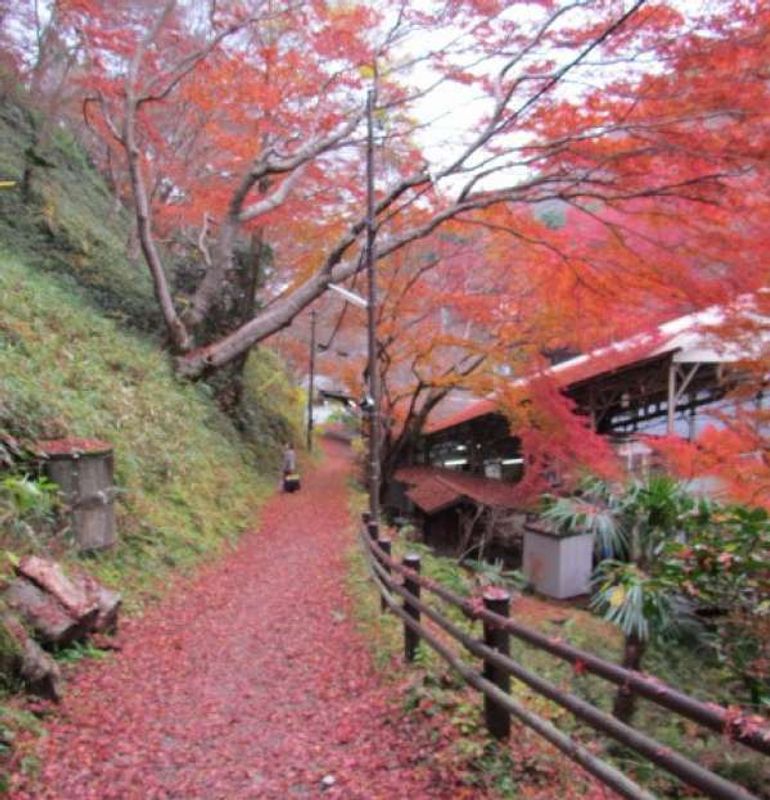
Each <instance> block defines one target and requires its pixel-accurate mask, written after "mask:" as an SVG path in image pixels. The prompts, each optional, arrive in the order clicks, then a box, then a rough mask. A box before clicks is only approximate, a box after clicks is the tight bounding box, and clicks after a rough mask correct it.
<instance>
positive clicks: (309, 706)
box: [12, 449, 479, 800]
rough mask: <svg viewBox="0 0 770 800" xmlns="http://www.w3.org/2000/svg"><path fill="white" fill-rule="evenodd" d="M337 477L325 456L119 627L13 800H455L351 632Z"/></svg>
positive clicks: (340, 468) (77, 686)
mask: <svg viewBox="0 0 770 800" xmlns="http://www.w3.org/2000/svg"><path fill="white" fill-rule="evenodd" d="M347 469H348V463H347V458H346V457H345V453H344V451H343V450H341V449H337V450H334V449H332V450H329V452H328V453H327V458H326V460H325V462H324V465H323V466H322V467H321V468H320V469H318V470H316V471H315V472H314V473H313V474H308V475H306V476H305V486H303V489H302V491H301V492H299V493H297V494H294V495H278V496H277V497H276V498H275V499H274V500H273V501H271V502H270V503H269V504H268V505H267V507H266V508H265V510H264V513H263V516H262V523H261V526H260V529H259V530H258V531H255V532H253V533H251V534H248V535H246V536H245V537H244V538H243V540H242V542H241V544H240V546H239V548H238V549H237V550H236V551H235V552H233V553H232V554H230V555H229V556H227V557H225V558H224V559H223V560H221V561H219V562H218V563H216V564H213V565H211V567H209V568H208V569H206V570H203V571H202V572H200V573H199V574H198V575H196V577H195V578H194V579H192V580H189V581H187V582H183V583H180V584H179V585H178V586H176V587H175V588H174V590H173V591H171V592H170V593H169V599H168V601H166V602H165V603H163V604H161V605H159V606H157V607H155V608H154V609H153V610H152V611H150V612H148V613H147V614H146V615H145V616H144V617H143V618H141V619H137V620H129V621H127V622H126V623H125V624H124V626H123V632H122V634H121V640H122V642H123V649H122V651H121V652H120V653H119V654H117V655H114V656H111V657H110V658H109V659H108V660H106V661H93V662H90V663H88V664H86V665H81V666H80V667H79V668H78V669H77V670H76V672H75V674H74V675H73V676H72V678H71V680H70V682H69V684H68V687H67V696H66V699H65V700H64V702H63V703H62V705H61V708H60V709H58V710H57V711H56V713H55V714H53V715H52V716H51V717H50V718H49V720H48V724H47V728H48V735H47V736H46V737H44V738H43V739H41V740H40V741H39V742H38V743H37V745H36V749H35V755H36V756H37V758H38V759H39V762H40V768H39V773H38V775H37V777H36V778H22V777H20V775H17V776H16V777H15V783H16V785H15V788H14V789H13V790H12V796H13V797H16V798H78V800H87V798H99V800H108V798H120V799H121V800H130V799H131V798H137V799H138V798H142V800H146V799H147V798H184V800H193V798H201V800H203V799H204V798H205V800H215V799H216V798H228V800H231V799H232V798H284V797H318V796H320V795H321V794H322V793H323V795H324V796H325V797H330V798H331V797H338V798H341V797H344V798H367V800H368V799H370V798H398V797H442V798H446V797H457V796H461V792H457V791H455V790H456V789H457V788H459V787H456V786H454V785H453V783H452V781H453V779H452V777H451V775H447V774H440V773H438V772H437V771H436V770H435V769H434V768H433V767H429V766H424V763H425V762H426V758H425V756H426V754H428V753H429V745H428V741H427V735H428V731H427V729H423V727H422V726H420V725H419V723H417V722H410V721H408V720H407V719H404V718H403V716H401V715H400V714H399V713H398V712H397V709H396V708H395V707H394V705H393V701H392V699H389V693H388V691H387V689H386V687H384V686H383V685H382V682H381V680H380V677H379V676H378V674H377V673H376V672H375V671H374V669H373V666H372V663H371V659H370V655H369V652H368V650H367V646H366V643H365V642H364V641H363V640H362V639H361V637H360V636H359V634H358V633H357V632H356V631H355V628H354V624H353V622H352V620H351V613H350V608H349V607H348V601H347V600H346V598H345V595H344V585H345V580H344V574H345V568H346V564H345V551H346V549H347V548H348V547H349V545H350V541H351V540H350V519H349V512H348V506H347V500H346V496H345V495H346V493H345V488H344V484H345V477H346V474H347ZM427 761H429V759H427ZM27 763H29V759H27ZM324 778H326V779H327V784H331V779H332V778H333V779H334V782H333V784H332V785H331V786H329V788H324V783H323V780H324ZM474 796H477V797H478V796H479V795H478V794H475V795H474Z"/></svg>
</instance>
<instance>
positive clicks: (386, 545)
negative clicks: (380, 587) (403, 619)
mask: <svg viewBox="0 0 770 800" xmlns="http://www.w3.org/2000/svg"><path fill="white" fill-rule="evenodd" d="M377 544H378V545H379V546H380V549H382V550H383V551H384V552H385V554H386V555H388V556H389V555H390V539H378V540H377ZM382 568H383V569H384V570H385V572H387V573H388V575H390V567H389V566H388V565H387V564H383V565H382ZM387 610H388V604H387V603H386V602H385V595H381V596H380V611H383V612H385V611H387Z"/></svg>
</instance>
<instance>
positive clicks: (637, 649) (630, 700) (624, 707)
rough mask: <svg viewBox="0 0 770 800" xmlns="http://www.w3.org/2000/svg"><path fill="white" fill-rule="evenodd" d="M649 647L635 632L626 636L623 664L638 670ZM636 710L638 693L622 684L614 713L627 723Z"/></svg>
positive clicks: (617, 695) (613, 708)
mask: <svg viewBox="0 0 770 800" xmlns="http://www.w3.org/2000/svg"><path fill="white" fill-rule="evenodd" d="M646 649H647V642H645V641H644V640H642V639H640V638H639V637H638V636H636V635H635V634H630V635H628V636H626V638H625V641H624V643H623V666H624V667H625V668H626V669H632V670H634V671H636V672H639V670H640V669H641V667H642V658H643V656H644V651H645V650H646ZM635 711H636V693H635V692H633V691H632V690H631V689H630V688H629V687H628V686H620V687H619V688H618V691H617V694H616V695H615V702H614V704H613V706H612V714H613V716H614V717H616V718H617V719H619V720H620V721H621V722H625V723H626V724H627V725H628V724H630V723H631V720H632V718H633V716H634V712H635Z"/></svg>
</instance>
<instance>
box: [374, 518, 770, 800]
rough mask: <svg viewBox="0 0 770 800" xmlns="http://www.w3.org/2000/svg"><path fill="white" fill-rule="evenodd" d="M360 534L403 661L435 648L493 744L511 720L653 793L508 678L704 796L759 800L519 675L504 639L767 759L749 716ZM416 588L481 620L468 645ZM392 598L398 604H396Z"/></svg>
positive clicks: (594, 767)
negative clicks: (575, 642)
mask: <svg viewBox="0 0 770 800" xmlns="http://www.w3.org/2000/svg"><path fill="white" fill-rule="evenodd" d="M360 538H361V543H362V547H363V551H364V554H365V557H366V561H367V564H368V566H369V569H370V573H371V576H372V578H373V580H374V582H375V584H376V585H377V588H378V590H379V592H380V596H381V604H382V609H383V610H385V609H389V610H390V611H392V612H393V613H394V614H395V615H396V616H398V617H399V618H400V619H401V620H402V621H403V623H404V656H405V658H406V660H407V661H411V660H413V659H414V657H415V652H416V649H417V646H418V644H419V642H421V641H422V642H425V644H427V645H428V646H430V647H431V648H432V649H433V650H435V651H436V652H437V653H438V654H439V655H440V656H441V657H442V658H443V659H444V660H445V661H446V662H447V663H448V664H449V665H450V666H451V667H452V668H453V669H454V670H455V671H456V672H457V673H459V675H460V676H461V677H462V678H463V680H464V681H465V682H466V683H467V684H469V685H470V686H473V687H474V688H476V689H477V690H478V691H480V692H481V693H482V694H483V696H484V717H485V720H486V725H487V728H488V730H489V731H490V733H491V734H492V735H493V736H496V737H497V738H500V739H503V738H505V737H507V736H508V734H509V732H510V719H511V717H512V716H513V717H516V718H517V719H518V720H519V721H520V722H522V723H523V724H525V725H527V726H529V727H530V728H532V729H534V730H535V731H536V732H537V733H538V734H540V735H541V736H542V737H543V738H544V739H547V740H548V741H549V742H551V744H553V745H555V746H556V747H557V748H558V749H559V750H561V751H562V752H563V753H565V754H566V755H567V756H568V757H569V758H571V759H572V760H574V761H576V762H577V763H579V764H580V765H581V766H582V767H583V768H584V769H585V770H586V771H588V772H589V773H591V774H592V775H594V776H595V777H596V778H597V779H598V780H599V781H601V782H602V783H603V784H604V785H606V786H608V787H610V788H611V789H613V790H614V791H616V792H617V793H618V794H620V795H621V796H623V797H627V798H632V799H633V800H641V799H642V798H643V799H644V800H650V798H653V797H654V795H652V794H651V793H650V792H649V791H647V790H646V789H644V788H642V787H641V786H639V785H638V784H637V783H635V782H634V781H633V780H631V779H630V778H629V777H628V776H627V775H625V774H624V773H623V772H621V771H620V770H619V769H617V768H616V767H615V766H613V765H612V764H610V763H608V762H607V761H604V760H603V759H601V758H600V757H598V756H597V755H595V754H594V753H592V752H590V751H589V750H588V749H587V748H586V747H584V746H583V745H581V744H580V743H579V742H577V741H576V740H574V739H572V738H570V737H569V736H568V735H567V734H565V733H564V732H563V731H561V730H559V729H558V728H557V727H556V726H554V725H553V724H551V723H550V722H548V721H547V720H545V719H543V718H542V717H540V716H538V715H537V714H534V713H533V712H532V711H530V710H528V709H527V708H526V707H525V706H524V705H522V704H521V703H520V702H519V701H518V700H516V699H515V698H514V697H513V696H511V694H510V680H511V677H514V678H516V679H517V680H519V681H521V682H522V683H524V684H526V685H527V686H529V687H530V688H531V689H533V690H534V691H535V692H537V693H538V694H540V695H542V696H543V697H546V698H548V699H549V700H552V701H553V702H554V703H557V704H558V705H560V706H562V707H563V708H565V709H567V710H568V711H569V712H570V713H571V714H572V715H573V716H574V717H575V718H576V719H578V720H580V721H581V722H583V723H585V724H587V725H588V726H589V727H591V728H593V729H594V730H596V731H598V732H600V733H602V734H603V735H605V736H609V737H610V738H612V739H614V740H615V741H616V742H618V743H620V744H622V745H624V746H625V747H628V748H630V749H632V750H634V751H635V752H637V753H638V754H639V755H641V756H642V757H644V758H645V759H646V760H648V761H649V762H651V763H653V764H655V765H657V766H658V767H661V768H662V769H664V770H666V771H668V772H669V773H670V774H672V775H674V776H676V777H677V778H678V779H679V780H681V781H682V782H683V783H685V784H687V785H688V786H692V787H694V788H696V789H698V790H699V791H700V792H702V793H703V795H704V796H706V797H709V798H719V800H758V798H757V797H756V796H755V795H753V794H752V793H751V792H749V791H748V790H747V789H745V788H744V787H742V786H739V785H737V784H735V783H732V782H731V781H728V780H726V779H724V778H722V777H720V776H719V775H717V774H716V773H714V772H712V771H710V770H708V769H706V768H705V767H703V766H701V765H700V764H697V763H695V762H694V761H692V760H690V759H689V758H687V757H685V756H683V755H682V754H680V753H678V752H676V751H675V750H672V749H671V748H669V747H668V746H666V745H664V744H662V743H660V742H658V741H656V740H655V739H654V738H652V737H651V736H649V735H647V734H645V733H642V732H641V731H639V730H637V729H635V728H633V727H631V726H630V725H626V724H624V723H623V722H621V721H620V720H618V719H616V718H615V717H613V716H611V715H610V714H607V713H605V712H604V711H602V710H600V709H599V708H597V707H596V706H594V705H592V704H591V703H589V702H587V701H586V700H584V699H582V698H580V697H578V696H577V695H574V694H571V693H569V692H565V691H563V690H562V689H560V688H558V687H556V686H555V685H553V684H552V683H550V682H549V681H547V680H545V679H544V678H542V677H540V676H539V675H536V674H534V673H533V672H531V671H529V670H527V669H525V668H524V667H523V666H522V665H521V664H519V663H518V662H517V661H514V660H513V659H511V657H510V638H511V636H513V637H515V638H517V639H519V640H521V641H524V642H526V643H527V644H528V645H530V646H532V647H534V648H537V649H539V650H542V651H545V652H547V653H549V654H550V655H552V656H555V657H557V658H560V659H563V660H564V661H567V662H569V663H571V664H572V665H573V667H576V668H578V667H579V669H580V670H581V671H585V672H590V673H592V674H594V675H597V676H599V677H601V678H603V679H604V680H607V681H609V682H610V683H613V684H615V685H616V686H621V687H624V688H625V689H626V690H628V691H632V692H634V693H636V694H637V695H639V696H640V697H644V698H646V699H647V700H650V701H652V702H653V703H656V704H657V705H659V706H662V707H664V708H666V709H668V710H669V711H670V712H672V713H673V714H675V715H677V716H679V717H682V718H685V719H689V720H691V721H693V722H696V723H698V724H699V725H702V726H703V727H705V728H708V729H709V730H711V731H715V732H717V733H719V734H721V735H724V736H728V737H729V738H730V739H732V740H733V741H736V742H739V743H740V744H742V745H744V746H746V747H748V748H751V749H753V750H756V751H757V752H759V753H762V754H764V755H770V729H768V727H767V726H758V725H756V724H754V722H753V721H752V720H747V719H744V718H742V717H737V716H736V715H735V714H734V713H732V712H731V710H729V709H727V708H724V707H722V706H718V705H716V704H713V703H703V702H701V701H699V700H696V699H695V698H693V697H690V696H688V695H686V694H683V693H681V692H679V691H678V690H677V689H675V688H673V687H671V686H668V685H666V684H664V683H663V682H662V681H660V680H658V679H656V678H653V677H650V676H647V675H643V674H641V673H638V672H633V671H631V670H628V669H625V668H623V667H620V666H618V665H617V664H613V663H612V662H609V661H605V660H604V659H601V658H598V657H597V656H594V655H592V654H590V653H587V652H585V651H582V650H579V649H577V648H575V647H572V646H571V645H568V644H566V643H564V642H562V641H558V640H556V639H553V638H550V637H548V636H545V635H544V634H542V633H540V632H539V631H536V630H534V629H532V628H529V627H527V626H525V625H522V624H521V623H519V622H517V621H515V620H513V619H511V618H510V616H509V609H510V596H509V595H508V593H507V592H505V591H504V590H501V589H498V588H493V589H488V590H487V591H486V592H485V594H484V596H483V600H482V602H479V601H478V600H475V601H474V600H472V599H469V598H464V597H460V596H459V595H457V594H455V593H454V592H451V591H450V590H449V589H447V588H446V587H444V586H442V585H441V584H439V583H436V582H435V581H431V580H428V579H426V578H425V577H423V576H422V575H421V574H420V557H419V556H418V555H415V554H409V555H407V556H405V557H404V559H403V562H397V561H395V560H394V559H393V558H392V557H391V543H390V541H389V540H387V539H382V538H379V535H378V526H377V525H376V524H374V523H371V522H367V521H366V515H365V518H364V528H363V529H362V531H361V536H360ZM423 590H424V591H425V592H429V593H430V594H432V595H433V596H435V597H438V598H439V599H440V600H441V601H442V602H443V603H445V604H447V605H449V606H454V607H455V608H458V609H460V610H461V611H462V612H463V613H464V614H465V615H466V616H467V617H468V618H470V619H478V620H481V622H482V623H483V637H482V638H481V639H477V638H474V637H472V636H470V635H468V634H467V633H466V632H465V631H463V630H462V629H461V628H459V627H458V626H457V625H455V624H454V623H453V622H451V621H450V620H448V619H447V618H446V617H445V616H444V615H442V614H441V613H439V612H438V611H436V610H435V608H433V607H432V606H431V605H428V604H427V603H426V602H424V600H423V599H422V591H423ZM398 598H401V602H399V600H398ZM425 619H428V620H430V621H431V622H432V623H433V625H432V626H431V628H428V627H427V626H426V625H425V624H424V620H425ZM458 646H459V647H458ZM461 648H462V649H464V650H465V651H466V653H468V654H470V655H471V656H474V657H476V658H477V659H480V662H481V663H480V669H479V665H478V664H477V665H475V666H471V665H469V664H468V663H467V662H466V661H465V660H463V658H461V657H460V656H459V655H458V650H460V649H461Z"/></svg>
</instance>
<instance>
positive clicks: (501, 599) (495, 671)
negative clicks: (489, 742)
mask: <svg viewBox="0 0 770 800" xmlns="http://www.w3.org/2000/svg"><path fill="white" fill-rule="evenodd" d="M484 608H486V609H487V611H492V612H493V613H495V614H499V615H500V616H501V617H508V616H509V615H510V610H511V595H510V594H509V593H508V592H506V591H505V590H504V589H497V588H493V587H490V588H488V589H487V590H486V591H485V592H484ZM484 644H486V645H487V647H491V648H493V649H494V650H497V652H498V653H501V654H503V655H505V656H510V654H511V642H510V635H509V633H508V631H506V630H503V629H501V628H498V627H497V626H496V625H494V624H492V623H489V622H487V621H486V620H484ZM483 674H484V677H485V678H486V679H487V680H488V681H491V682H492V683H494V684H495V686H497V687H498V688H499V689H502V691H504V692H505V693H506V694H510V691H511V676H510V675H509V674H508V673H507V672H505V671H504V670H501V669H499V668H498V667H496V666H494V664H490V663H489V662H488V661H485V662H484V673H483ZM484 720H485V722H486V726H487V730H488V731H489V732H490V733H491V734H492V736H494V737H495V738H496V739H507V738H508V736H509V734H510V732H511V716H510V714H509V713H508V711H507V710H506V709H505V708H502V707H501V706H499V705H498V704H497V703H496V702H495V701H494V700H491V699H490V698H489V697H487V696H486V695H484Z"/></svg>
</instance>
